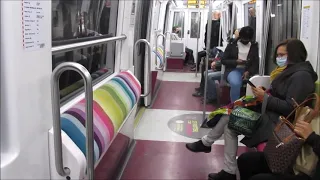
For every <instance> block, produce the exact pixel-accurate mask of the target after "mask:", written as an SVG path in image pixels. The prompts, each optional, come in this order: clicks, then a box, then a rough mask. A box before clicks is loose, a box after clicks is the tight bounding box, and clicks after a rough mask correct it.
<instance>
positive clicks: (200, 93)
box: [192, 92, 203, 97]
mask: <svg viewBox="0 0 320 180" xmlns="http://www.w3.org/2000/svg"><path fill="white" fill-rule="evenodd" d="M192 96H194V97H202V96H203V93H202V92H195V93H193V94H192Z"/></svg>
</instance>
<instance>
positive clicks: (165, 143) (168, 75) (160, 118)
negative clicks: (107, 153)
mask: <svg viewBox="0 0 320 180" xmlns="http://www.w3.org/2000/svg"><path fill="white" fill-rule="evenodd" d="M199 82H200V75H199V74H198V77H195V74H194V73H189V72H186V71H182V72H165V74H164V78H163V81H162V82H161V85H160V88H159V91H158V93H157V97H156V99H155V101H154V102H153V104H152V106H151V108H148V109H145V112H144V113H143V114H142V116H141V118H140V121H139V123H138V125H137V127H136V130H135V140H136V145H135V147H134V149H133V151H132V154H131V156H130V158H129V161H128V163H127V165H126V167H125V169H124V171H123V174H122V176H121V179H207V176H208V174H209V173H212V172H218V171H220V170H221V169H222V167H223V149H224V141H223V139H221V140H218V141H217V142H216V143H215V144H214V145H213V147H212V152H211V153H208V154H205V153H192V152H189V151H188V150H187V149H186V148H185V143H186V142H194V141H197V140H199V139H200V137H201V136H203V135H204V134H206V133H207V132H208V129H202V128H200V125H201V120H200V119H201V117H202V111H201V110H202V107H203V105H202V104H201V101H200V98H196V97H193V96H192V95H191V94H192V93H193V92H194V89H195V88H196V87H198V86H199ZM214 109H215V107H214V106H213V105H208V106H207V110H208V111H212V110H214ZM239 139H241V138H239ZM245 151H246V148H245V147H244V146H243V145H242V144H240V143H239V149H238V154H239V153H243V152H245Z"/></svg>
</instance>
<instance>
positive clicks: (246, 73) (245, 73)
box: [242, 71, 249, 79]
mask: <svg viewBox="0 0 320 180" xmlns="http://www.w3.org/2000/svg"><path fill="white" fill-rule="evenodd" d="M248 78H249V71H246V72H244V73H243V75H242V79H248Z"/></svg>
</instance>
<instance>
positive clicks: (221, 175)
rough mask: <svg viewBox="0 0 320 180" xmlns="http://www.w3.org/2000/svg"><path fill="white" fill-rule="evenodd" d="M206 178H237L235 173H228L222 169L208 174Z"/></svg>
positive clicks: (234, 179)
mask: <svg viewBox="0 0 320 180" xmlns="http://www.w3.org/2000/svg"><path fill="white" fill-rule="evenodd" d="M208 180H237V176H236V175H235V174H229V173H227V172H225V171H224V170H222V171H220V172H218V173H211V174H209V175H208Z"/></svg>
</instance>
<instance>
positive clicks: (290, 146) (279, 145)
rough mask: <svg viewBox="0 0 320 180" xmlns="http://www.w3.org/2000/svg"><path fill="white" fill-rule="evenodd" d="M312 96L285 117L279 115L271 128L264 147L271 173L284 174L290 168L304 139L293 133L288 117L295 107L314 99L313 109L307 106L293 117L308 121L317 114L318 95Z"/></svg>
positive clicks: (293, 112) (301, 105) (292, 126)
mask: <svg viewBox="0 0 320 180" xmlns="http://www.w3.org/2000/svg"><path fill="white" fill-rule="evenodd" d="M312 96H314V97H313V98H310V97H309V98H307V100H305V101H304V102H302V103H301V104H300V105H298V106H297V107H296V108H295V109H294V110H293V111H292V112H291V113H290V114H289V116H288V117H287V118H285V117H283V116H280V117H279V119H280V122H279V123H278V124H277V125H276V127H275V129H274V130H273V133H272V135H271V136H270V137H269V139H268V142H267V145H266V147H265V149H264V153H265V156H266V160H267V163H268V165H269V168H270V170H271V172H272V173H276V174H285V173H288V172H290V171H291V170H292V168H293V165H294V163H295V161H296V159H297V157H298V156H299V153H300V152H301V149H302V147H303V145H304V141H305V140H304V139H302V138H301V137H299V136H297V135H296V134H295V133H294V125H293V124H292V123H290V122H289V121H288V119H289V118H291V117H292V116H293V115H294V114H295V113H296V112H297V109H299V108H301V107H303V106H304V105H305V104H307V103H309V102H311V101H313V100H316V102H317V103H316V106H315V108H314V109H311V108H308V109H307V110H305V111H304V112H303V113H302V112H300V114H298V115H299V116H298V117H296V118H295V119H297V120H298V119H301V120H304V121H306V122H308V123H310V122H311V121H312V120H313V118H314V117H315V116H316V115H317V114H318V109H319V107H318V105H319V103H318V102H319V96H318V95H317V94H313V95H312Z"/></svg>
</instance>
